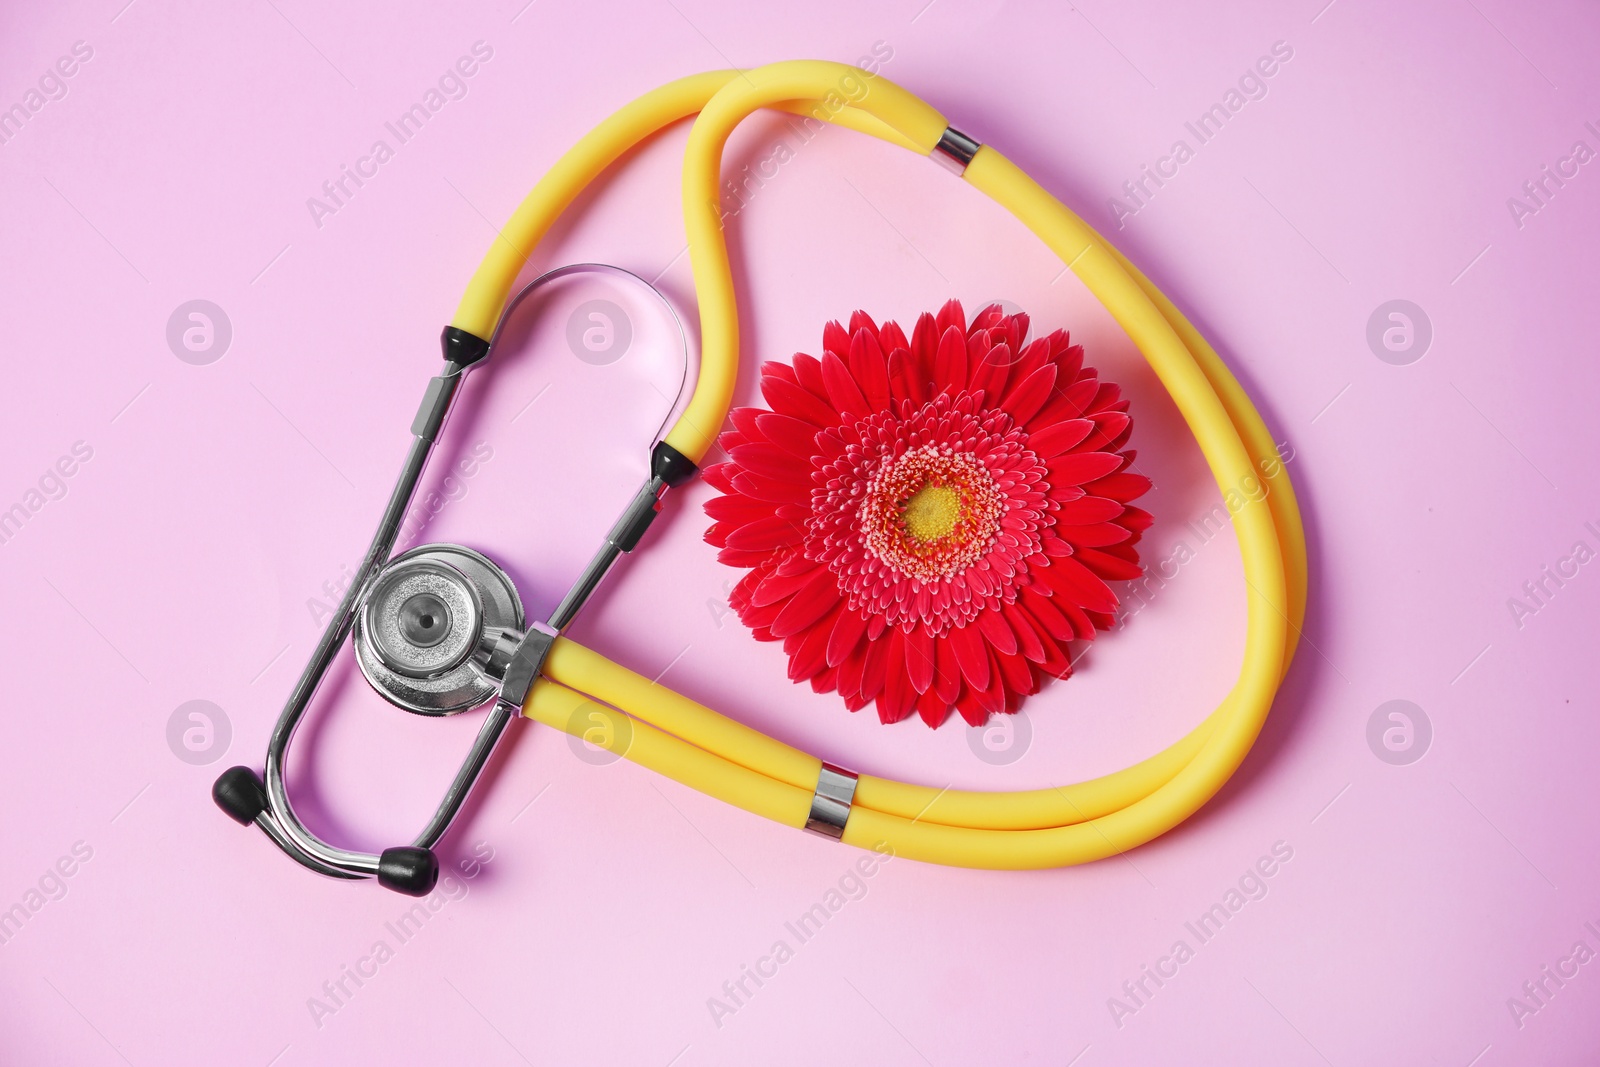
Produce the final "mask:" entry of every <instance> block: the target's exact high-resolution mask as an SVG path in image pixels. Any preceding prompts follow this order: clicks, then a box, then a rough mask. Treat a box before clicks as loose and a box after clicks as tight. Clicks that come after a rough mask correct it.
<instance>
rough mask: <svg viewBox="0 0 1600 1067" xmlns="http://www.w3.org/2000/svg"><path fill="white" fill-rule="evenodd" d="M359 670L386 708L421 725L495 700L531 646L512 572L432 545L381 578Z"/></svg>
mask: <svg viewBox="0 0 1600 1067" xmlns="http://www.w3.org/2000/svg"><path fill="white" fill-rule="evenodd" d="M354 628H355V647H356V662H357V663H359V664H360V667H361V673H362V674H363V675H364V676H365V677H366V679H367V681H368V682H370V683H371V685H372V687H373V688H374V689H376V690H377V691H378V692H379V694H381V695H382V696H383V698H384V699H386V700H388V701H389V702H390V703H391V704H394V705H396V706H397V707H401V708H404V709H405V710H407V711H410V712H415V713H416V714H418V715H453V714H455V713H456V712H461V711H466V710H468V709H470V708H476V707H479V706H480V705H483V704H485V703H487V702H489V701H490V700H492V699H493V698H494V697H495V695H496V694H497V693H498V692H499V691H500V679H501V677H502V676H503V675H504V673H505V659H506V657H507V656H509V654H510V652H511V651H512V649H514V648H515V645H516V643H517V642H518V641H520V640H521V639H522V636H523V629H524V622H523V614H522V600H521V598H520V597H518V596H517V590H516V586H514V585H513V584H512V583H511V579H510V577H508V576H507V575H506V573H505V571H503V570H501V569H500V568H499V567H497V566H495V564H494V563H493V562H491V561H490V560H489V559H488V558H487V557H485V556H483V555H482V554H481V553H478V552H474V551H473V550H472V549H470V548H463V547H462V546H460V545H450V544H437V545H422V546H419V547H417V548H414V549H412V550H410V551H409V552H405V553H403V554H401V555H399V556H396V557H395V558H394V559H393V560H391V561H390V562H389V564H388V566H386V567H384V569H383V570H382V571H381V572H380V573H379V574H378V576H377V578H375V579H374V580H373V582H372V585H371V586H370V588H369V590H368V592H367V594H366V596H365V597H364V598H363V600H362V603H361V607H360V610H359V611H357V613H356V617H355V627H354Z"/></svg>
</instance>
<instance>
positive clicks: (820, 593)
mask: <svg viewBox="0 0 1600 1067" xmlns="http://www.w3.org/2000/svg"><path fill="white" fill-rule="evenodd" d="M838 603H839V583H838V581H837V580H836V579H835V578H834V576H833V572H832V571H830V570H828V569H827V568H826V567H819V568H817V570H816V572H815V573H814V574H812V576H811V580H810V581H808V582H807V583H806V584H805V585H804V586H802V587H801V588H800V589H799V590H798V591H797V592H796V593H795V594H794V596H793V597H791V598H790V600H789V603H788V604H786V605H784V609H783V610H782V611H780V612H779V613H778V617H777V618H776V619H774V620H773V621H772V634H773V636H774V637H788V636H789V635H790V634H795V633H799V632H800V631H801V630H803V629H805V628H806V627H807V626H810V625H811V624H812V623H814V622H816V621H817V620H818V619H820V618H822V616H823V615H825V614H827V612H828V611H829V610H830V609H832V608H833V607H834V605H836V604H838Z"/></svg>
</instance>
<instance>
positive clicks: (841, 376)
mask: <svg viewBox="0 0 1600 1067" xmlns="http://www.w3.org/2000/svg"><path fill="white" fill-rule="evenodd" d="M822 384H823V385H825V386H826V387H827V389H828V402H829V403H830V404H832V405H833V406H834V407H835V408H837V409H838V410H839V414H841V415H855V416H856V417H857V418H864V417H865V416H867V415H869V414H871V413H872V412H873V411H874V410H875V409H874V408H872V407H869V406H868V405H867V398H866V397H865V396H864V395H863V394H862V392H861V388H860V387H859V386H858V385H856V380H855V379H854V378H852V377H851V376H850V368H849V367H846V366H845V365H844V360H842V359H840V358H839V357H838V356H836V355H834V354H833V353H832V352H829V353H827V354H826V355H824V356H823V357H822Z"/></svg>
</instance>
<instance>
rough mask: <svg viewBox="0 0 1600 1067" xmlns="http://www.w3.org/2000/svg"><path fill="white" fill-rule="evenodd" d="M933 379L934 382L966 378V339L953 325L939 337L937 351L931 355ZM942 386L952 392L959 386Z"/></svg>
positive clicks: (957, 380) (958, 380)
mask: <svg viewBox="0 0 1600 1067" xmlns="http://www.w3.org/2000/svg"><path fill="white" fill-rule="evenodd" d="M933 380H934V382H935V383H946V382H949V383H954V382H965V381H966V380H967V340H966V338H965V337H964V336H962V333H961V331H960V330H958V329H956V328H955V327H954V326H952V327H950V328H949V329H948V330H945V332H944V335H943V336H941V337H940V338H939V351H938V352H937V353H936V354H935V355H934V357H933ZM944 388H945V390H946V391H947V392H951V393H954V392H956V391H957V390H958V388H959V387H958V386H956V385H954V384H950V385H945V386H944ZM935 392H938V390H935Z"/></svg>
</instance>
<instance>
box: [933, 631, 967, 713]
mask: <svg viewBox="0 0 1600 1067" xmlns="http://www.w3.org/2000/svg"><path fill="white" fill-rule="evenodd" d="M933 648H934V652H933V666H934V672H933V688H934V691H935V692H937V693H938V694H939V699H940V700H942V701H944V702H945V703H946V704H954V703H955V702H956V697H958V696H960V695H961V664H959V663H957V662H956V651H955V648H954V647H953V646H952V645H951V644H950V638H949V636H948V635H946V636H943V637H938V638H935V639H934V643H933Z"/></svg>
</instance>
